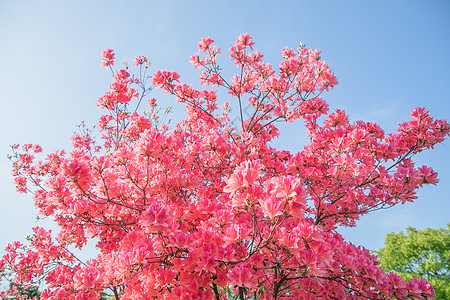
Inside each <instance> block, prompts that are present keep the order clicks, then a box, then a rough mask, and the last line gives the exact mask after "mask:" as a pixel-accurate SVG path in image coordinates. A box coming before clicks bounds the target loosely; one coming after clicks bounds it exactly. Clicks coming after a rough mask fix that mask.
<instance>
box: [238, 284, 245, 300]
mask: <svg viewBox="0 0 450 300" xmlns="http://www.w3.org/2000/svg"><path fill="white" fill-rule="evenodd" d="M244 299H245V298H244V288H243V287H242V286H240V287H239V300H244Z"/></svg>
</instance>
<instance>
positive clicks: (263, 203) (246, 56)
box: [0, 34, 450, 300]
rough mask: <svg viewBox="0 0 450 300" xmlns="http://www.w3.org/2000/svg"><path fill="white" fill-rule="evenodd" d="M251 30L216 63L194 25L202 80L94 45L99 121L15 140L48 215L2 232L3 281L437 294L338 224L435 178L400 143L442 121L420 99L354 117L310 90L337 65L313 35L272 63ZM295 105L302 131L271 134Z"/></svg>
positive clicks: (442, 131) (442, 125) (202, 292)
mask: <svg viewBox="0 0 450 300" xmlns="http://www.w3.org/2000/svg"><path fill="white" fill-rule="evenodd" d="M254 44H255V43H254V41H253V39H252V37H251V36H249V35H248V34H242V35H240V36H239V37H238V38H237V39H236V41H235V43H234V45H233V46H232V47H231V48H230V49H229V50H228V51H229V53H230V57H231V61H232V62H233V63H234V65H235V67H237V72H236V74H235V75H233V76H231V78H228V77H225V75H223V74H222V67H221V66H219V63H218V60H217V58H218V57H219V56H220V54H221V49H220V48H219V47H218V46H216V45H215V44H214V41H213V40H212V39H211V38H209V37H207V38H202V39H201V41H200V42H199V44H198V48H199V51H198V53H195V54H194V55H192V57H191V60H190V61H191V63H192V64H193V66H194V68H198V69H200V72H199V79H200V84H201V86H202V87H201V89H197V88H194V87H193V86H192V85H189V84H186V83H183V82H182V81H181V80H182V79H181V76H180V75H179V74H178V73H177V72H175V71H167V70H160V71H156V72H155V73H153V75H151V76H149V75H147V74H148V72H149V67H150V64H149V62H148V59H147V58H146V57H144V56H139V57H136V58H135V59H134V60H133V62H134V66H131V64H130V65H128V64H125V67H124V68H121V69H118V70H114V63H115V62H114V60H115V53H114V51H113V50H111V49H107V50H105V51H103V52H102V56H103V65H104V66H105V67H107V68H108V69H110V70H111V72H112V77H113V82H112V83H111V85H110V86H109V90H108V91H107V92H106V93H105V94H104V95H103V96H102V97H101V98H100V99H99V100H98V103H97V105H98V106H99V107H100V108H102V109H103V111H104V115H102V116H101V117H100V118H99V120H98V122H97V126H96V127H97V130H98V133H97V134H96V133H95V132H93V131H91V130H89V129H88V128H87V127H86V126H81V129H80V132H77V133H76V134H75V135H74V136H73V137H72V141H73V144H72V149H70V150H68V151H65V150H58V151H55V152H53V153H50V154H48V155H47V156H44V158H42V159H38V157H39V156H41V155H42V154H41V153H42V151H43V150H42V148H41V147H40V146H39V145H32V144H25V145H22V146H19V145H15V146H14V147H13V151H14V152H13V155H12V156H11V157H10V158H11V160H12V161H13V175H14V177H15V183H16V187H17V190H18V191H19V192H22V193H32V194H33V197H34V201H35V206H36V207H37V208H38V209H39V214H40V215H42V216H46V217H51V218H53V219H54V220H55V222H56V223H57V225H58V227H59V230H58V231H56V232H53V231H51V230H49V229H45V228H42V227H35V228H33V234H32V235H31V236H30V238H29V241H30V243H29V244H27V245H24V244H22V243H20V242H13V243H11V244H9V245H8V246H7V249H6V254H5V255H4V256H3V257H2V259H1V260H0V275H1V277H2V278H3V279H9V280H11V282H12V283H13V284H12V285H10V288H9V289H7V290H6V291H2V292H0V296H2V297H9V296H11V297H14V296H15V297H17V298H19V299H20V297H22V298H26V295H24V294H26V293H23V291H28V290H30V287H32V286H34V285H35V284H38V283H39V282H42V283H43V287H44V290H43V291H42V293H40V298H41V299H99V298H100V297H112V298H114V299H216V300H219V299H241V300H242V299H266V300H268V299H391V298H397V299H411V298H416V299H429V298H432V297H434V290H433V288H432V286H431V285H430V284H429V283H428V282H427V281H426V280H424V279H417V278H413V279H411V280H408V281H404V280H403V279H401V278H400V277H399V276H398V275H397V274H395V273H392V272H391V273H387V274H386V273H385V272H384V271H383V270H382V269H380V268H379V267H378V264H379V262H378V261H377V260H376V257H375V256H374V255H371V254H370V252H369V251H368V250H367V249H365V248H363V247H356V246H355V245H353V244H351V243H349V242H347V241H345V240H344V238H343V237H342V235H340V234H339V233H338V232H337V230H336V229H337V228H338V227H339V226H355V222H356V220H358V219H359V218H360V217H361V216H362V215H365V214H367V213H369V212H371V211H375V210H379V209H383V208H389V207H392V206H394V205H398V204H404V203H406V202H412V201H414V199H416V190H417V189H418V188H420V187H422V186H423V185H427V184H436V183H437V182H438V180H437V173H436V172H435V171H434V170H433V169H432V168H430V167H427V166H416V165H415V163H414V161H413V158H414V156H415V155H416V154H418V153H420V152H421V151H424V150H427V149H430V148H433V147H434V145H436V144H437V143H440V142H442V141H444V139H445V138H446V137H448V135H449V133H450V126H449V124H448V123H447V122H446V121H445V120H435V119H433V118H432V117H431V115H430V113H429V112H428V111H427V110H426V109H425V108H416V109H414V110H413V111H412V112H411V119H410V120H409V121H407V122H403V123H401V124H400V125H399V127H398V129H397V132H396V133H390V134H386V133H385V132H384V130H383V129H382V128H381V126H379V125H378V124H375V123H372V122H364V121H354V122H351V121H350V120H349V118H348V116H347V115H346V113H345V112H344V111H342V110H339V109H336V110H332V111H330V107H329V105H328V103H327V102H326V101H325V100H324V99H323V98H322V95H324V94H325V93H326V92H327V91H329V90H331V89H332V88H333V87H334V86H336V85H337V83H338V81H337V78H336V76H335V75H334V73H333V72H332V71H331V69H330V67H329V66H328V65H327V64H326V63H325V62H324V61H323V60H322V59H321V55H320V54H321V53H320V51H318V50H313V49H308V48H307V47H306V46H304V45H300V46H299V47H298V48H297V49H295V50H294V49H288V48H285V49H283V50H282V51H281V62H280V63H279V64H278V66H277V67H273V66H272V65H271V64H269V63H267V62H264V60H263V55H262V54H261V53H260V52H259V51H257V50H256V49H254ZM133 72H134V73H135V74H136V75H134V73H133ZM153 89H161V90H163V91H164V92H165V93H168V94H170V95H172V96H173V97H174V98H175V101H177V102H179V103H181V104H182V105H184V106H185V110H186V115H187V116H186V118H185V119H183V120H181V121H180V122H178V123H177V124H175V125H172V124H170V126H169V125H168V124H167V123H165V122H164V121H163V120H167V119H165V116H166V113H167V111H166V112H161V113H160V106H159V105H158V104H157V103H158V100H157V99H155V98H150V97H149V93H150V92H151V91H152V90H153ZM219 90H222V91H225V92H226V93H223V92H222V93H219ZM145 100H147V101H145ZM144 102H147V103H148V110H147V111H146V112H144V113H140V107H139V106H140V104H141V103H144ZM244 112H245V113H244ZM233 120H237V121H236V122H234V121H233ZM294 121H300V122H303V123H304V125H305V126H306V129H307V134H308V138H309V144H308V145H306V146H305V147H304V148H303V150H301V151H299V152H297V153H291V152H289V151H285V150H280V149H277V148H275V147H274V145H273V143H272V141H273V140H274V139H275V138H276V137H277V136H278V135H279V130H278V127H277V124H278V123H279V122H288V123H293V122H294ZM298 123H299V122H296V123H295V124H298ZM293 131H294V132H295V129H294V130H293ZM293 138H299V137H297V136H295V137H293ZM88 240H93V241H96V242H97V244H96V248H97V250H98V252H99V253H98V255H96V256H95V257H93V258H92V259H90V260H88V261H83V260H81V259H79V258H78V257H77V256H76V255H75V254H74V253H73V252H72V251H71V249H72V248H73V247H78V248H80V249H83V248H84V247H85V245H86V243H87V241H88Z"/></svg>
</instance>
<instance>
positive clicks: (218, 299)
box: [212, 282, 220, 300]
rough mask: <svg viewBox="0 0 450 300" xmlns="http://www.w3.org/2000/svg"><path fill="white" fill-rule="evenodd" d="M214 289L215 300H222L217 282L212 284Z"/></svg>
mask: <svg viewBox="0 0 450 300" xmlns="http://www.w3.org/2000/svg"><path fill="white" fill-rule="evenodd" d="M212 289H213V291H214V299H216V300H220V297H219V290H218V289H217V284H216V283H215V282H213V283H212Z"/></svg>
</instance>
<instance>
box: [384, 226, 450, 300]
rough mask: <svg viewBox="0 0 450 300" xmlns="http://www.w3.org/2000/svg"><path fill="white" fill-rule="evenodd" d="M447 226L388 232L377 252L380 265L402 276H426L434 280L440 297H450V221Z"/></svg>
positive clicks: (408, 277) (434, 285)
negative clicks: (383, 243) (383, 245)
mask: <svg viewBox="0 0 450 300" xmlns="http://www.w3.org/2000/svg"><path fill="white" fill-rule="evenodd" d="M447 226H448V228H447V229H445V228H439V229H430V228H426V229H424V230H416V229H414V228H412V227H408V228H407V229H406V234H405V233H404V232H399V233H390V234H388V235H387V236H386V240H385V247H384V248H381V249H380V250H379V251H378V252H377V254H378V258H379V260H380V262H381V264H380V267H381V268H382V269H384V270H385V271H387V272H390V271H394V272H395V273H397V274H399V275H400V276H401V277H402V278H404V279H406V280H410V279H412V278H413V277H418V278H424V279H426V280H427V281H429V282H430V283H432V284H433V287H434V289H435V291H436V297H437V299H450V233H449V230H450V224H447Z"/></svg>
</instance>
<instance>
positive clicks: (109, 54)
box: [101, 49, 114, 67]
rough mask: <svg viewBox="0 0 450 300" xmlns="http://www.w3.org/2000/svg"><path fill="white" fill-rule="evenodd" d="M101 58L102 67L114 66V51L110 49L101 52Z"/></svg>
mask: <svg viewBox="0 0 450 300" xmlns="http://www.w3.org/2000/svg"><path fill="white" fill-rule="evenodd" d="M101 56H102V57H103V61H102V65H103V66H104V67H109V66H113V65H114V51H113V50H112V49H106V50H103V51H102V53H101Z"/></svg>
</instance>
